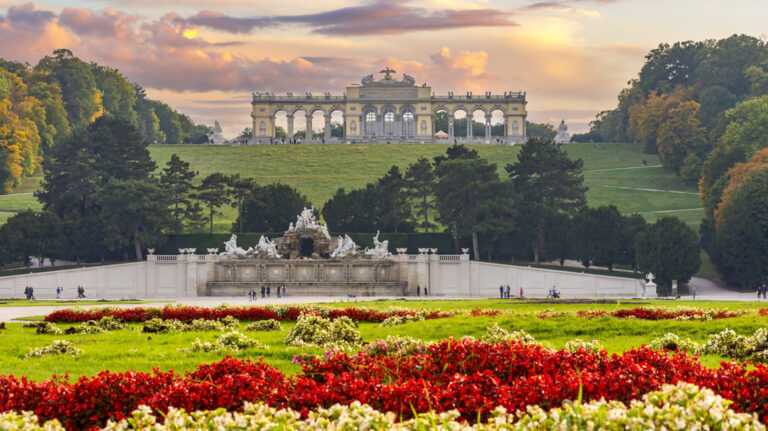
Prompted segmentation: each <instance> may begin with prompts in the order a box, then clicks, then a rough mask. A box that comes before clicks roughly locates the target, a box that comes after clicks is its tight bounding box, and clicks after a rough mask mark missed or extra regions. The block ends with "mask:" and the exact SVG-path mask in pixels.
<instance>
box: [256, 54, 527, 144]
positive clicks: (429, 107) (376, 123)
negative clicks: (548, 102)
mask: <svg viewBox="0 0 768 431" xmlns="http://www.w3.org/2000/svg"><path fill="white" fill-rule="evenodd" d="M379 73H381V74H383V75H384V76H383V77H382V78H381V79H379V80H375V79H374V77H373V75H372V74H371V75H368V76H366V77H364V78H363V79H362V80H361V81H360V84H359V85H352V86H350V87H347V88H346V91H345V92H344V94H343V95H341V96H332V95H331V94H330V93H324V94H322V95H313V94H311V93H306V94H304V95H303V96H300V95H294V94H292V93H290V92H289V93H287V94H286V95H281V96H278V95H275V94H274V93H270V92H264V93H253V102H252V105H253V111H252V113H251V117H252V118H253V132H254V133H253V143H254V144H268V143H271V142H275V141H276V139H277V135H276V125H275V118H276V116H277V115H280V114H281V113H283V114H284V115H285V116H286V119H287V127H286V132H287V135H288V136H289V137H292V136H294V132H295V130H294V118H295V116H296V115H297V114H298V115H305V116H306V126H305V130H306V131H307V133H306V136H307V137H308V138H305V139H303V141H304V142H307V141H313V142H316V141H321V140H322V141H324V142H345V143H353V142H358V143H360V142H382V143H384V142H392V143H395V142H424V143H426V142H450V143H453V142H477V143H481V142H486V143H503V144H513V143H518V142H523V141H524V140H525V138H526V131H525V118H526V116H527V112H526V109H525V105H526V103H527V102H526V100H525V93H524V92H519V91H518V92H512V91H509V92H504V94H491V93H490V92H486V93H485V94H472V93H471V92H468V93H466V94H465V95H454V94H453V92H449V93H448V94H447V95H436V94H435V93H433V92H432V87H429V86H428V85H427V84H423V85H421V86H417V85H416V81H415V80H414V79H413V78H412V77H411V76H409V75H406V74H403V76H402V79H401V80H397V79H395V78H393V76H392V74H393V73H395V71H394V70H392V69H390V68H388V67H387V68H385V69H384V70H382V71H381V72H379ZM460 111H461V112H464V114H465V115H466V117H465V118H474V116H475V114H476V113H477V112H478V111H479V112H480V113H481V114H480V117H481V118H482V119H483V120H484V124H485V128H484V133H482V134H481V135H480V136H475V135H477V133H473V130H472V122H471V121H467V122H466V131H465V132H459V133H457V131H456V130H455V127H454V122H455V117H456V114H457V113H458V112H460ZM317 112H320V113H322V118H323V127H322V129H323V134H322V135H321V136H320V137H315V138H312V133H311V132H310V131H312V130H317V129H318V128H319V127H314V128H313V121H312V118H313V116H314V117H315V118H317V116H316V115H315V114H316V113H317ZM337 113H340V114H341V115H340V123H341V124H342V130H343V136H342V137H332V136H331V117H332V116H334V115H335V117H336V118H338V117H339V115H338V114H337ZM440 113H445V115H446V116H447V123H448V124H447V129H448V130H436V127H435V123H436V118H437V116H438V115H440ZM495 113H496V116H497V118H499V117H501V118H503V126H504V131H503V134H501V135H500V136H496V135H495V134H492V133H491V118H492V117H493V115H494V114H495ZM334 121H337V120H334ZM475 121H478V120H477V119H475ZM315 126H316V125H315ZM475 132H476V131H475ZM459 135H461V136H459ZM278 141H279V140H278Z"/></svg>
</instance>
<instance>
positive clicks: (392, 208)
mask: <svg viewBox="0 0 768 431" xmlns="http://www.w3.org/2000/svg"><path fill="white" fill-rule="evenodd" d="M376 192H377V193H376V203H377V205H376V208H377V213H378V216H379V217H378V219H379V226H380V228H381V229H383V230H385V231H390V232H395V233H397V232H398V231H400V230H405V231H410V230H412V229H413V227H412V225H410V223H409V222H408V220H409V219H410V215H411V205H410V202H409V201H408V195H407V193H406V190H405V180H403V176H402V174H401V173H400V169H399V168H398V167H397V166H392V167H391V168H390V169H389V171H388V172H387V173H386V174H385V175H384V176H383V177H381V178H379V180H378V182H377V184H376Z"/></svg>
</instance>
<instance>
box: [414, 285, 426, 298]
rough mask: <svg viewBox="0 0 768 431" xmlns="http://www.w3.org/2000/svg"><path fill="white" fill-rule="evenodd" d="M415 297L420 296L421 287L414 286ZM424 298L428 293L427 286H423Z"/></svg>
mask: <svg viewBox="0 0 768 431" xmlns="http://www.w3.org/2000/svg"><path fill="white" fill-rule="evenodd" d="M416 296H421V286H419V285H416ZM424 296H429V292H428V291H427V286H424Z"/></svg>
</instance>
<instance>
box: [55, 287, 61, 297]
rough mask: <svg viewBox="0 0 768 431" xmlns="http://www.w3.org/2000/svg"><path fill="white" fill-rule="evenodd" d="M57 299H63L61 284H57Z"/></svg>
mask: <svg viewBox="0 0 768 431" xmlns="http://www.w3.org/2000/svg"><path fill="white" fill-rule="evenodd" d="M56 299H61V286H56Z"/></svg>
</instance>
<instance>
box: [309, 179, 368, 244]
mask: <svg viewBox="0 0 768 431" xmlns="http://www.w3.org/2000/svg"><path fill="white" fill-rule="evenodd" d="M376 200H377V190H376V186H375V185H374V184H372V183H369V184H367V185H366V186H365V187H363V188H360V189H356V190H350V191H349V192H347V191H346V190H344V189H343V188H340V189H338V190H336V193H334V195H333V197H332V198H331V199H329V200H328V202H326V203H325V205H323V210H322V214H323V219H325V222H326V223H328V228H329V229H330V230H332V231H334V232H373V231H375V230H376V229H377V228H378V227H379V226H378V224H377V217H378V214H377V211H376Z"/></svg>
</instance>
